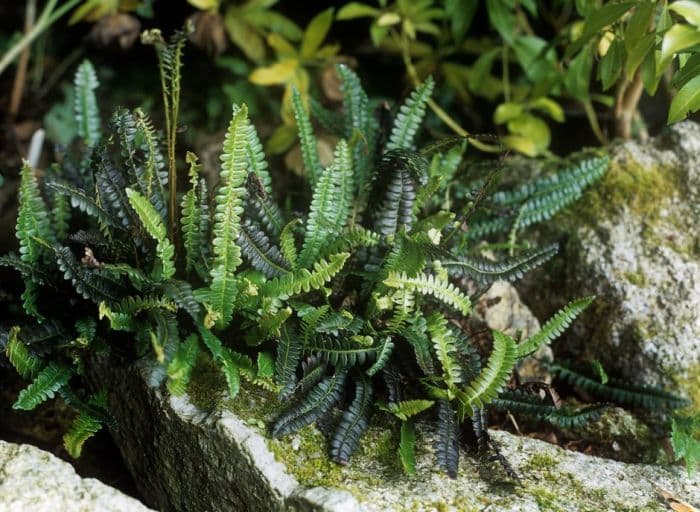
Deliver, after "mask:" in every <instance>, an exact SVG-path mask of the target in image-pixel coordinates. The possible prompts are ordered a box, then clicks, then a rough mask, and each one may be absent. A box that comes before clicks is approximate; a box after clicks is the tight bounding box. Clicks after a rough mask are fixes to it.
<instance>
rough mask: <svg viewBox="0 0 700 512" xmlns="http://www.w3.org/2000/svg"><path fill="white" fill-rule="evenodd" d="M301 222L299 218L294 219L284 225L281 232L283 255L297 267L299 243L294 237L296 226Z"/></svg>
mask: <svg viewBox="0 0 700 512" xmlns="http://www.w3.org/2000/svg"><path fill="white" fill-rule="evenodd" d="M299 222H300V220H299V219H292V220H291V221H289V223H287V225H286V226H284V229H282V232H281V233H280V248H281V250H282V255H283V256H284V259H285V260H286V261H287V263H289V264H290V265H291V266H292V267H296V264H297V257H298V254H297V245H296V240H295V239H294V228H295V227H296V225H297V224H298V223H299Z"/></svg>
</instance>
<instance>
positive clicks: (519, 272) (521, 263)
mask: <svg viewBox="0 0 700 512" xmlns="http://www.w3.org/2000/svg"><path fill="white" fill-rule="evenodd" d="M558 250H559V248H558V246H557V245H550V246H547V247H544V248H542V249H536V250H533V251H531V252H528V253H526V254H523V255H521V256H517V257H514V258H506V259H504V260H500V261H491V260H487V259H484V258H470V257H468V256H464V257H462V258H461V259H460V260H456V261H443V262H441V263H442V264H443V265H444V266H445V267H448V269H449V270H455V271H457V273H459V274H466V275H467V276H469V277H471V278H472V279H474V280H475V281H476V282H477V283H479V284H480V285H488V284H491V283H493V282H495V281H515V280H517V279H520V278H521V277H523V275H525V273H526V272H529V271H530V270H532V269H534V268H537V267H538V266H540V265H542V264H543V263H544V262H546V261H547V260H549V259H550V258H552V256H554V255H555V254H556V253H557V251H558Z"/></svg>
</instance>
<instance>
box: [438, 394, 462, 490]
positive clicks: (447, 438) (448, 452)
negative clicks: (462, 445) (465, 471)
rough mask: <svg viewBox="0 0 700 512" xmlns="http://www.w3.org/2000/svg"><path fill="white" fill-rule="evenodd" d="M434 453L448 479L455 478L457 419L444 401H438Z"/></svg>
mask: <svg viewBox="0 0 700 512" xmlns="http://www.w3.org/2000/svg"><path fill="white" fill-rule="evenodd" d="M437 434H438V435H437V439H436V441H435V442H436V448H437V449H436V453H437V461H438V465H439V466H440V468H441V469H442V470H443V471H445V472H446V473H447V474H448V476H449V477H450V478H457V469H458V467H459V442H458V432H457V418H456V417H455V412H454V411H453V410H452V406H451V405H450V403H449V402H448V401H446V400H440V401H438V425H437Z"/></svg>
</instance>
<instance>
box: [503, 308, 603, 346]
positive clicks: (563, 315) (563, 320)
mask: <svg viewBox="0 0 700 512" xmlns="http://www.w3.org/2000/svg"><path fill="white" fill-rule="evenodd" d="M594 299H595V297H593V296H591V297H583V298H581V299H577V300H575V301H572V302H569V303H568V304H567V305H566V306H564V308H562V309H561V310H560V311H559V312H558V313H557V314H555V315H554V316H553V317H552V318H550V319H549V320H547V323H546V324H544V325H543V326H542V328H541V329H540V330H539V331H538V332H537V334H534V335H533V336H530V337H529V338H528V339H526V340H525V341H523V342H522V343H520V344H518V347H517V356H518V359H522V358H523V357H526V356H529V355H530V354H533V353H535V352H537V351H538V350H539V349H540V348H541V347H543V346H545V345H549V344H550V343H551V342H552V341H553V340H555V339H556V338H557V337H558V336H560V335H561V333H562V332H564V330H566V328H567V327H569V325H571V322H573V321H574V319H575V318H576V317H577V316H578V315H580V314H581V313H582V312H583V310H585V309H586V308H587V307H588V306H589V305H590V304H591V302H593V300H594Z"/></svg>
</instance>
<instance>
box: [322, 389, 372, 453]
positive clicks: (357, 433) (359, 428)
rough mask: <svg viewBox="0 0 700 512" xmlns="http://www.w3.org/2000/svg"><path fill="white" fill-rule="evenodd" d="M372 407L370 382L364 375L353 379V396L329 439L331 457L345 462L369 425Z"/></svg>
mask: <svg viewBox="0 0 700 512" xmlns="http://www.w3.org/2000/svg"><path fill="white" fill-rule="evenodd" d="M371 408H372V384H371V382H370V380H369V379H368V378H366V377H359V378H358V379H357V380H356V381H355V398H354V399H353V401H352V403H351V404H350V407H348V409H347V410H346V411H343V415H342V417H341V418H340V424H339V425H338V428H337V429H336V431H335V433H334V434H333V438H332V439H331V458H332V459H333V460H334V461H336V462H338V463H339V464H347V463H348V461H349V460H350V457H351V456H352V454H353V453H354V452H355V450H356V449H357V446H358V445H359V443H360V439H361V438H362V435H363V434H364V433H365V432H366V431H367V427H368V426H369V417H370V413H371Z"/></svg>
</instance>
